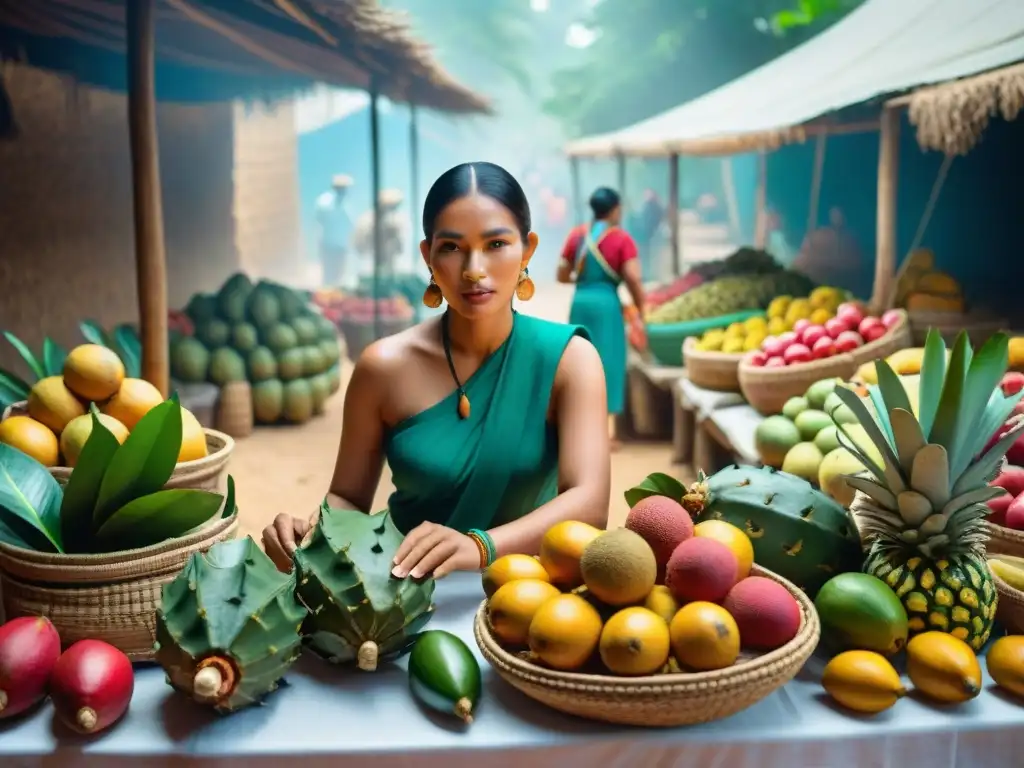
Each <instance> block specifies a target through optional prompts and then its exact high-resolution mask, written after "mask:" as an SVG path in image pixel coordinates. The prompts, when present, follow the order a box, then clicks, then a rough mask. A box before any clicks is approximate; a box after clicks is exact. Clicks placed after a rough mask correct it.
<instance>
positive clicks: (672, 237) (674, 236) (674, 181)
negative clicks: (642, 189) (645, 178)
mask: <svg viewBox="0 0 1024 768" xmlns="http://www.w3.org/2000/svg"><path fill="white" fill-rule="evenodd" d="M668 217H669V218H668V228H669V242H670V243H671V247H672V270H673V276H674V277H678V276H679V275H681V274H683V254H682V250H681V244H680V242H679V229H680V218H681V217H682V212H681V211H680V210H679V155H677V154H672V155H669V158H668Z"/></svg>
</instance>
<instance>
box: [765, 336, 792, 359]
mask: <svg viewBox="0 0 1024 768" xmlns="http://www.w3.org/2000/svg"><path fill="white" fill-rule="evenodd" d="M786 346H787V345H786V344H783V343H782V341H780V340H779V337H778V336H769V337H768V338H766V339H765V340H764V341H762V342H761V350H762V351H763V352H764V353H765V355H766V356H767V357H782V353H783V352H785V351H786Z"/></svg>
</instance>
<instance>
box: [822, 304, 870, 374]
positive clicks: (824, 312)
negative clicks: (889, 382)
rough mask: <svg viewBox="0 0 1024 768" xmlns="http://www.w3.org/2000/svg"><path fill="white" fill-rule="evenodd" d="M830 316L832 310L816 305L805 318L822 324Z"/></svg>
mask: <svg viewBox="0 0 1024 768" xmlns="http://www.w3.org/2000/svg"><path fill="white" fill-rule="evenodd" d="M832 316H833V311H832V310H831V309H827V308H824V307H818V308H817V309H815V310H814V311H813V312H811V316H810V317H809V318H807V319H808V320H810V321H811V322H812V323H814V324H815V325H824V324H825V323H827V322H828V321H829V320H831V319H832ZM872 365H874V363H872Z"/></svg>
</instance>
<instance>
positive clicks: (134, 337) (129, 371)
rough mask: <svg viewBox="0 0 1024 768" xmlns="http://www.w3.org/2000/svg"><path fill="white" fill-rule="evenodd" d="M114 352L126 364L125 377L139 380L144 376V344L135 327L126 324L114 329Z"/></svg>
mask: <svg viewBox="0 0 1024 768" xmlns="http://www.w3.org/2000/svg"><path fill="white" fill-rule="evenodd" d="M114 350H115V351H116V352H117V354H118V357H120V358H121V362H122V363H124V370H125V376H127V377H128V378H131V379H138V378H140V377H141V376H142V343H141V342H140V341H139V334H138V332H137V331H136V330H135V326H133V325H131V324H129V323H124V324H122V325H119V326H117V328H115V329H114Z"/></svg>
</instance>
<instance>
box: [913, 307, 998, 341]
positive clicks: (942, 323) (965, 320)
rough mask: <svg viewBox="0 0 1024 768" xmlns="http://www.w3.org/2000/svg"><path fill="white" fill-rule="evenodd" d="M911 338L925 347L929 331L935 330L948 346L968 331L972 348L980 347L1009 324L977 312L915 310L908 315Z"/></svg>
mask: <svg viewBox="0 0 1024 768" xmlns="http://www.w3.org/2000/svg"><path fill="white" fill-rule="evenodd" d="M908 316H909V321H910V329H911V336H912V339H913V343H914V345H915V346H918V347H923V346H924V342H925V339H926V338H927V337H928V329H929V328H935V329H936V330H937V331H938V332H939V333H940V334H942V338H943V339H945V340H946V344H952V343H953V342H954V341H955V340H956V337H957V335H958V334H959V333H960V331H967V337H968V338H969V339H970V340H971V346H973V347H974V348H975V349H977V348H978V347H980V346H981V345H982V344H984V343H985V342H986V341H988V339H989V337H991V336H992V334H994V333H998V332H999V331H1002V330H1005V329H1006V328H1007V326H1008V325H1009V322H1008V321H1007V320H1006V319H1005V318H1000V317H991V316H988V315H985V314H984V313H976V312H967V313H962V312H927V311H922V310H914V311H913V312H909V313H908Z"/></svg>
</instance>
